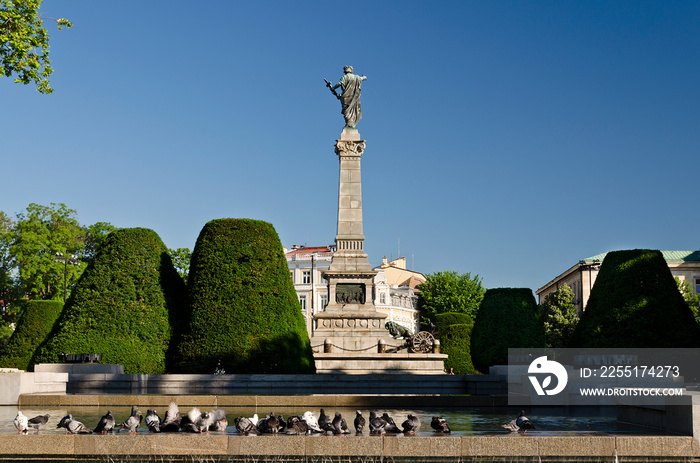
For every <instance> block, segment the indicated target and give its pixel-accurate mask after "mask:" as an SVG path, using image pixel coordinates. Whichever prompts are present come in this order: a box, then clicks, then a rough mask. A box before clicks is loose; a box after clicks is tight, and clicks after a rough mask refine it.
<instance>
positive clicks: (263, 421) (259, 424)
mask: <svg viewBox="0 0 700 463" xmlns="http://www.w3.org/2000/svg"><path fill="white" fill-rule="evenodd" d="M234 422H235V424H236V430H237V431H238V432H239V433H240V434H243V435H250V434H281V433H284V434H296V435H305V434H326V435H339V434H350V432H351V431H350V428H349V427H348V423H347V421H346V420H345V418H343V416H342V415H341V414H340V412H335V415H334V416H333V417H332V418H331V416H330V415H326V412H325V411H324V410H323V409H321V414H320V415H319V416H318V418H316V416H315V415H314V414H313V412H310V411H307V412H305V413H304V414H303V415H301V416H290V417H289V418H288V419H287V420H286V421H285V420H284V418H283V417H282V416H281V415H280V416H276V415H275V414H274V413H271V414H269V415H267V416H266V417H265V418H258V415H257V414H255V415H253V416H252V417H251V418H247V417H244V416H239V417H238V418H236V419H235V421H234ZM353 425H354V428H355V433H356V434H362V433H363V432H364V431H365V430H368V431H369V434H370V435H382V434H386V433H391V434H415V433H416V432H418V430H420V425H421V422H420V419H419V418H418V417H417V416H415V415H411V414H408V416H407V418H406V420H405V421H404V422H403V423H402V424H401V427H400V428H399V427H398V426H397V425H396V422H395V421H394V419H393V418H391V417H390V416H389V414H388V413H384V414H383V415H382V416H378V415H377V414H376V413H375V412H374V411H372V412H370V413H369V420H367V419H365V417H364V416H363V415H362V412H361V411H360V410H357V412H356V414H355V419H354V421H353ZM430 426H431V427H432V428H433V430H435V432H440V433H444V434H449V433H450V427H449V425H448V424H447V421H446V420H445V419H444V418H442V417H440V416H434V417H433V419H432V421H431V422H430Z"/></svg>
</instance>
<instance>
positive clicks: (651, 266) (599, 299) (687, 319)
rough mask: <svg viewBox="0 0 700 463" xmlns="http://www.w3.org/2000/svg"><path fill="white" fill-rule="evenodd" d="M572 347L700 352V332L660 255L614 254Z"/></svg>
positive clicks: (607, 259)
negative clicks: (698, 349)
mask: <svg viewBox="0 0 700 463" xmlns="http://www.w3.org/2000/svg"><path fill="white" fill-rule="evenodd" d="M569 347H597V348H609V347H620V348H644V347H649V348H659V347H700V327H698V324H697V322H696V321H695V319H694V318H693V313H692V311H691V310H690V308H689V307H688V304H687V303H686V302H685V300H684V299H683V296H682V295H681V293H680V292H679V291H678V286H677V285H676V282H675V280H674V279H673V276H672V274H671V271H670V270H669V268H668V264H666V260H665V259H664V257H663V254H662V253H661V252H660V251H653V250H648V249H635V250H627V251H613V252H609V253H608V254H606V256H605V259H604V260H603V264H602V265H601V267H600V272H599V273H598V277H597V278H596V281H595V285H594V286H593V290H592V291H591V296H590V297H589V299H588V304H587V305H586V310H585V311H584V312H583V315H582V316H581V320H580V321H579V322H578V325H577V326H576V329H575V330H574V333H573V335H572V337H571V339H570V341H569Z"/></svg>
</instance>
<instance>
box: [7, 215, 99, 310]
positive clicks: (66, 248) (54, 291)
mask: <svg viewBox="0 0 700 463" xmlns="http://www.w3.org/2000/svg"><path fill="white" fill-rule="evenodd" d="M75 214H76V211H75V210H73V209H69V208H68V207H66V205H65V204H54V203H51V206H41V205H39V204H34V203H32V204H30V205H29V206H27V211H26V213H20V214H18V216H17V221H16V222H15V224H14V229H13V238H12V243H11V244H10V247H9V254H10V258H11V259H12V261H13V262H14V264H15V265H16V268H17V271H18V277H19V283H20V286H21V293H22V294H26V295H27V296H28V297H29V299H61V298H62V297H63V296H64V291H63V287H64V282H65V280H67V282H68V285H72V284H73V283H75V281H77V279H78V277H79V276H80V274H81V273H82V271H83V268H80V266H78V265H66V264H65V263H64V262H62V261H56V254H57V253H60V254H63V255H64V256H71V255H72V256H80V255H82V254H83V251H84V249H85V244H84V240H83V236H84V230H83V227H81V226H80V224H79V223H78V220H77V219H76V217H75Z"/></svg>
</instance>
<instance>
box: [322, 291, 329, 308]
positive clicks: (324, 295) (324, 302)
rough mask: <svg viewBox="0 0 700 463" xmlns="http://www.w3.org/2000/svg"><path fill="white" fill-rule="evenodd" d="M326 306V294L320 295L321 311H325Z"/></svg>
mask: <svg viewBox="0 0 700 463" xmlns="http://www.w3.org/2000/svg"><path fill="white" fill-rule="evenodd" d="M327 305H328V294H321V310H326V306H327Z"/></svg>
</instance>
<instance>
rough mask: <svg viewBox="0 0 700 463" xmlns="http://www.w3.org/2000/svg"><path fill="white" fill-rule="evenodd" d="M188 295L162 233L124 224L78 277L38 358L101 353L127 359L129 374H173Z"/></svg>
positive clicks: (106, 358)
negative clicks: (176, 335)
mask: <svg viewBox="0 0 700 463" xmlns="http://www.w3.org/2000/svg"><path fill="white" fill-rule="evenodd" d="M186 297H187V293H186V289H185V284H184V282H183V281H182V278H180V276H179V275H178V274H177V272H176V271H175V268H174V267H173V264H172V261H171V260H170V257H169V256H168V253H167V248H166V247H165V245H164V244H163V242H162V241H161V239H160V238H159V237H158V235H157V234H156V233H155V232H154V231H152V230H148V229H145V228H125V229H121V230H116V231H114V232H112V233H110V234H109V235H108V236H107V238H106V239H105V242H104V244H103V245H102V247H101V248H100V249H99V250H98V252H97V254H96V255H95V258H94V259H93V260H92V262H90V263H89V264H88V267H87V268H86V269H85V272H83V274H82V276H81V277H80V279H79V280H78V282H77V284H76V287H75V289H74V290H73V293H72V294H71V297H70V298H69V299H68V301H67V303H66V307H65V309H64V310H63V312H62V314H61V317H60V318H59V321H58V327H57V329H56V331H54V332H53V333H52V335H51V337H50V338H49V339H48V341H47V342H46V344H45V345H44V346H42V348H41V349H40V351H39V354H38V355H37V357H36V359H35V361H36V362H37V363H38V362H57V361H58V355H59V354H62V353H68V354H83V353H96V354H102V362H103V363H117V364H121V365H124V371H125V372H126V373H143V374H159V373H165V372H166V352H167V351H168V348H169V345H170V341H171V336H172V333H173V331H175V332H177V330H178V327H179V326H180V324H181V323H186V321H187V320H186ZM171 324H172V326H171Z"/></svg>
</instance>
